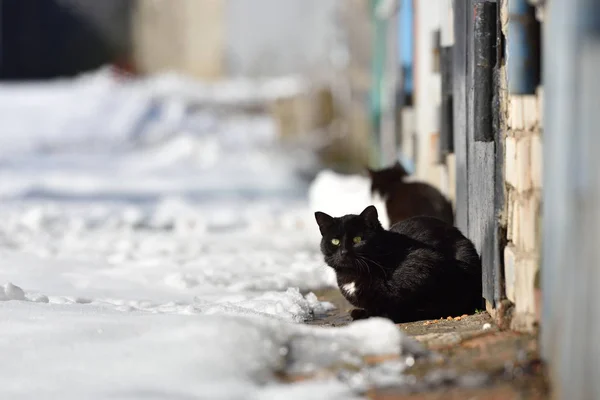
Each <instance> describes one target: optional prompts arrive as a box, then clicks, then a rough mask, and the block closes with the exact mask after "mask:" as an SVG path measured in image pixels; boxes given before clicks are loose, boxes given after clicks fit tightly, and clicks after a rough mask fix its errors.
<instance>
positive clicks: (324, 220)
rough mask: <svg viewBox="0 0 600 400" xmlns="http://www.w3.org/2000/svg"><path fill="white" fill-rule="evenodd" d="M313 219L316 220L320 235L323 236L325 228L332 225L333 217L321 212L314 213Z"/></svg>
mask: <svg viewBox="0 0 600 400" xmlns="http://www.w3.org/2000/svg"><path fill="white" fill-rule="evenodd" d="M315 219H316V220H317V225H319V230H320V231H321V234H323V233H324V232H325V231H326V230H327V228H329V227H330V226H331V225H332V224H333V217H332V216H331V215H328V214H325V213H324V212H321V211H317V212H315Z"/></svg>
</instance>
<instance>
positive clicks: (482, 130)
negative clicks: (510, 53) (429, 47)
mask: <svg viewBox="0 0 600 400" xmlns="http://www.w3.org/2000/svg"><path fill="white" fill-rule="evenodd" d="M473 14H474V16H475V20H474V27H473V60H474V62H473V79H474V80H473V85H474V91H473V92H474V93H473V96H474V97H473V109H474V115H475V119H474V126H473V129H474V133H473V136H474V139H475V141H477V142H491V141H493V140H494V132H493V127H492V119H493V114H492V98H493V96H494V67H495V66H496V3H490V2H487V1H482V2H477V3H475V4H473Z"/></svg>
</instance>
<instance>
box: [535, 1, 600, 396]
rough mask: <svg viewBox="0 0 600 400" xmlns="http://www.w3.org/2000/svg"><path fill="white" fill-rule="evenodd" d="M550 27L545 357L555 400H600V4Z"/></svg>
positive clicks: (566, 11)
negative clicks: (599, 296)
mask: <svg viewBox="0 0 600 400" xmlns="http://www.w3.org/2000/svg"><path fill="white" fill-rule="evenodd" d="M545 15H546V16H545V21H546V22H545V27H544V68H543V71H544V76H543V78H544V79H543V81H544V86H545V88H544V92H545V93H544V98H545V101H544V104H545V108H544V127H545V131H544V189H543V201H544V207H543V208H544V209H543V240H544V241H543V260H542V269H541V271H542V290H543V292H542V295H543V310H542V312H543V315H542V352H543V357H544V358H545V359H546V360H547V361H548V363H549V368H550V377H551V380H552V382H551V384H552V388H553V391H554V397H555V398H556V399H569V400H583V399H597V398H600V345H598V338H599V337H600V303H599V302H598V298H597V293H598V288H599V287H600V265H599V264H600V246H599V245H598V240H599V238H600V159H599V158H598V154H597V152H598V148H600V136H599V135H598V127H599V126H600V112H599V110H600V79H598V76H597V71H598V70H599V69H600V2H598V1H595V0H552V1H551V2H549V3H548V4H547V10H546V13H545Z"/></svg>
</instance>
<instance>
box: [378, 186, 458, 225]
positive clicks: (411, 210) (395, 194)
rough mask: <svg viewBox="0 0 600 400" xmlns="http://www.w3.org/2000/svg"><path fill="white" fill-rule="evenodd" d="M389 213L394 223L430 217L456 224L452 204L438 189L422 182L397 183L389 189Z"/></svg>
mask: <svg viewBox="0 0 600 400" xmlns="http://www.w3.org/2000/svg"><path fill="white" fill-rule="evenodd" d="M388 193H389V195H388V197H387V198H388V206H389V207H388V212H391V214H392V215H393V216H394V218H391V219H393V220H394V222H398V221H402V220H404V219H406V218H407V217H412V216H418V215H428V216H432V217H436V218H439V219H441V220H443V221H445V222H447V223H449V224H454V210H453V209H452V203H451V202H450V200H448V199H447V198H446V197H445V196H444V195H443V193H442V192H441V191H439V190H438V189H437V188H436V187H434V186H432V185H430V184H428V183H426V182H420V181H403V182H395V183H394V184H393V185H390V187H389V188H388Z"/></svg>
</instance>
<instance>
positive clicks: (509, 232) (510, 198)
mask: <svg viewBox="0 0 600 400" xmlns="http://www.w3.org/2000/svg"><path fill="white" fill-rule="evenodd" d="M514 196H515V195H514V190H513V189H509V190H508V191H507V193H506V199H507V203H508V204H507V205H506V240H508V241H509V242H512V241H513V238H514V235H513V229H514V223H513V218H514V213H515V201H514Z"/></svg>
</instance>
